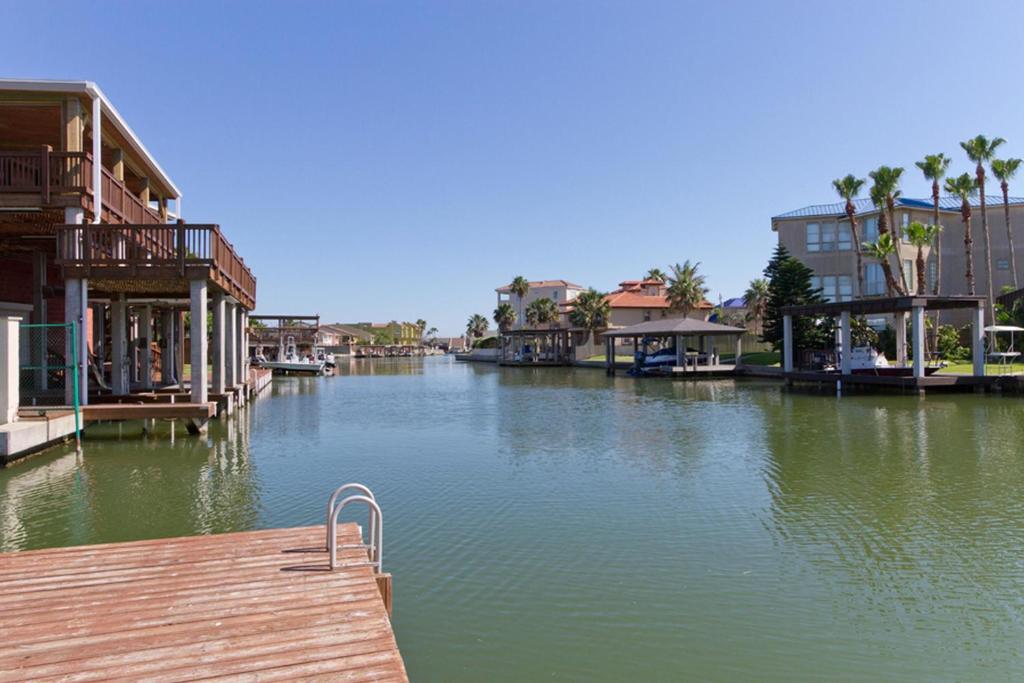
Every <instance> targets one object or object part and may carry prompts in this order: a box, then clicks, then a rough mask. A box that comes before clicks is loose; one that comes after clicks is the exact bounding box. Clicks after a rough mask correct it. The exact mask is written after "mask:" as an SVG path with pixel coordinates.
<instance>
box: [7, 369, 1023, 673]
mask: <svg viewBox="0 0 1024 683" xmlns="http://www.w3.org/2000/svg"><path fill="white" fill-rule="evenodd" d="M170 431H171V429H170V426H169V425H167V424H165V425H163V426H161V427H160V428H159V430H158V433H157V434H156V435H153V436H142V435H141V429H140V427H139V425H132V424H128V425H124V426H121V427H117V426H107V427H104V428H102V429H95V430H91V431H90V432H89V434H88V439H87V441H86V444H85V453H84V456H82V457H81V458H78V457H76V456H75V454H74V453H73V452H71V451H64V450H61V451H52V452H48V453H46V454H44V455H41V456H39V457H36V458H33V459H31V460H29V461H27V462H24V463H22V464H19V465H16V466H13V467H10V468H8V469H6V470H2V471H0V548H2V549H3V550H5V551H11V550H19V549H26V548H39V547H47V546H57V545H70V544H81V543H96V542H101V541H122V540H130V539H140V538H153V537H160V536H172V535H173V536H176V535H182V534H197V533H214V532H222V531H235V530H243V529H253V528H262V527H279V526H291V525H303V524H314V523H320V522H321V521H322V520H321V514H322V507H323V504H324V501H325V499H326V497H327V495H328V493H329V492H330V490H331V489H332V488H333V487H334V486H335V485H337V484H340V483H343V482H347V481H360V482H364V483H366V484H368V485H369V486H370V487H372V488H373V490H374V491H375V492H376V494H377V497H378V500H379V501H380V503H381V505H382V507H383V510H384V515H385V541H386V544H385V553H384V562H385V568H386V569H387V570H389V571H391V572H393V573H394V575H395V577H396V579H395V581H396V584H395V616H394V623H395V629H396V633H397V636H398V642H399V645H400V647H401V650H402V653H403V655H404V657H405V661H406V664H407V666H408V669H409V672H410V675H411V677H412V680H414V681H445V682H448V681H455V682H460V681H473V682H477V681H495V682H503V681H538V680H559V681H680V680H694V681H753V680H757V681H821V680H827V681H879V680H885V681H945V680H949V681H978V680H1021V679H1022V678H1024V495H1022V493H1024V453H1022V448H1021V444H1022V442H1024V404H1022V403H1021V402H1020V400H1018V399H1011V398H994V397H984V396H950V397H929V398H928V399H927V400H924V401H920V400H918V399H917V398H911V397H902V396H887V397H878V396H850V397H844V398H842V399H839V400H837V399H836V398H835V397H834V396H829V395H820V394H818V395H812V394H801V393H791V392H785V391H783V390H782V389H781V388H780V387H779V386H778V385H776V384H771V383H758V382H737V383H734V382H732V381H721V382H719V381H714V382H706V383H684V382H677V383H672V382H669V381H662V380H648V381H637V380H633V379H629V378H624V377H618V378H614V379H609V378H607V377H605V376H604V374H603V373H602V372H600V371H595V370H583V369H580V370H566V369H536V370H534V369H519V368H506V369H499V368H495V367H490V366H481V365H467V364H459V363H454V362H452V361H451V360H449V359H447V358H430V359H426V360H425V361H417V360H394V361H377V362H359V363H354V364H353V365H351V366H350V367H346V368H345V369H344V370H343V372H342V373H341V375H340V376H337V377H330V378H316V379H312V378H309V379H298V378H290V379H278V380H275V382H274V387H273V394H272V395H271V396H268V397H266V398H264V399H261V400H260V401H257V402H256V403H254V404H252V405H251V406H250V407H249V408H248V409H247V410H244V411H242V412H240V413H239V414H237V415H235V416H233V417H232V418H230V419H228V420H226V421H223V422H219V423H214V424H213V426H212V428H211V430H210V433H209V435H208V436H207V437H204V438H201V439H196V438H190V437H188V436H186V435H185V433H184V430H183V429H182V428H181V427H178V428H177V430H176V433H175V434H174V438H173V441H172V439H171V434H170Z"/></svg>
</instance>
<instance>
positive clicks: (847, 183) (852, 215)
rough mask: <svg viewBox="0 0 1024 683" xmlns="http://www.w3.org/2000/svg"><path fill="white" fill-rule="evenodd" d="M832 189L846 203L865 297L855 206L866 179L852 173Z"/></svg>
mask: <svg viewBox="0 0 1024 683" xmlns="http://www.w3.org/2000/svg"><path fill="white" fill-rule="evenodd" d="M832 187H834V188H835V189H836V194H838V195H839V197H840V198H841V199H843V200H844V201H845V202H846V216H847V218H849V219H850V232H851V233H852V234H853V243H854V245H856V248H857V291H858V292H859V293H860V295H861V296H864V267H863V264H862V263H861V255H860V233H859V232H858V230H857V207H855V206H854V205H853V200H854V198H855V197H856V196H857V195H858V194H860V190H861V188H862V187H864V179H863V178H857V177H855V176H854V175H853V174H852V173H850V174H848V175H847V176H846V177H844V178H839V179H838V180H833V181H832ZM747 291H748V292H749V291H750V290H747Z"/></svg>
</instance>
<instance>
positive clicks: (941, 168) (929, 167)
mask: <svg viewBox="0 0 1024 683" xmlns="http://www.w3.org/2000/svg"><path fill="white" fill-rule="evenodd" d="M949 161H950V160H949V159H947V158H946V155H945V154H927V155H925V157H924V160H923V161H918V162H916V165H917V167H918V168H919V169H921V173H922V174H923V175H924V179H925V180H930V181H932V224H933V225H939V184H940V183H941V182H942V179H943V178H945V177H946V171H947V170H948V169H949ZM934 251H935V284H933V285H932V294H935V295H938V293H939V283H940V282H942V230H941V229H940V230H939V233H938V234H937V235H936V236H935V250H934ZM937 316H938V312H936V320H937V319H938V317H937ZM935 327H936V329H938V324H936V326H935Z"/></svg>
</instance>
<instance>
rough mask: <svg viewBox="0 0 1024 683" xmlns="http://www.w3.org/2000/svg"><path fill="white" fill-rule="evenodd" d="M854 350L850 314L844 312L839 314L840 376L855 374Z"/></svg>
mask: <svg viewBox="0 0 1024 683" xmlns="http://www.w3.org/2000/svg"><path fill="white" fill-rule="evenodd" d="M852 350H853V329H852V328H851V326H850V312H849V311H843V312H841V313H840V314H839V353H840V354H841V356H840V364H839V374H841V375H849V374H851V373H852V372H853V357H852V356H851V355H850V352H851V351H852Z"/></svg>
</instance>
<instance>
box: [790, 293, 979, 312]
mask: <svg viewBox="0 0 1024 683" xmlns="http://www.w3.org/2000/svg"><path fill="white" fill-rule="evenodd" d="M984 305H985V297H983V296H971V295H963V296H927V295H926V296H920V295H909V296H886V297H878V298H874V299H854V300H852V301H835V302H831V303H821V304H804V305H800V306H783V307H782V309H781V312H782V314H783V315H797V316H799V315H813V316H822V317H826V316H830V317H835V316H838V315H840V314H841V313H843V312H844V311H846V312H848V313H850V314H851V315H871V314H881V313H899V312H910V311H913V310H914V309H915V308H924V309H927V310H930V311H940V310H949V309H955V308H981V307H983V306H984Z"/></svg>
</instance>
